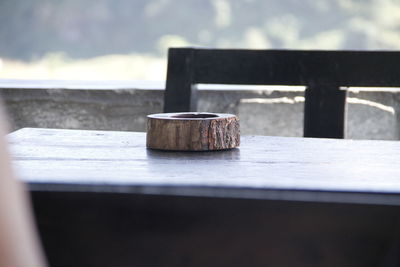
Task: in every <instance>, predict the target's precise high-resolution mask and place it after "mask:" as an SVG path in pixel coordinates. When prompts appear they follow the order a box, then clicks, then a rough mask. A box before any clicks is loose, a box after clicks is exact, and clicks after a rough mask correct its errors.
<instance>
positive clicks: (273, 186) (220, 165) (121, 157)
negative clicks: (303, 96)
mask: <svg viewBox="0 0 400 267" xmlns="http://www.w3.org/2000/svg"><path fill="white" fill-rule="evenodd" d="M8 138H9V142H10V144H11V149H12V154H13V158H14V164H15V167H16V169H17V170H18V172H19V177H21V179H23V180H25V181H26V182H28V183H29V185H30V188H31V190H34V191H48V190H50V191H82V192H120V193H140V194H166V195H188V196H208V197H235V198H257V199H274V200H300V201H317V202H345V203H367V204H390V205H400V179H399V177H400V167H399V164H398V162H399V161H400V153H399V152H400V142H393V141H361V140H357V141H354V140H333V139H318V138H289V137H265V136H244V137H242V142H241V147H240V149H232V150H226V151H217V152H201V153H199V152H165V151H155V150H148V149H146V146H145V142H146V135H145V134H144V133H134V132H110V131H79V130H51V129H29V128H26V129H22V130H19V131H16V132H14V133H12V134H10V135H9V137H8ZM215 170H220V171H218V172H216V171H215Z"/></svg>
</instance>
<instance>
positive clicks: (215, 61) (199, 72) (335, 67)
mask: <svg viewBox="0 0 400 267" xmlns="http://www.w3.org/2000/svg"><path fill="white" fill-rule="evenodd" d="M199 83H207V84H248V85H293V86H306V91H305V107H304V136H305V137H325V138H344V137H345V128H346V127H345V124H346V123H345V118H346V95H347V91H346V88H345V87H349V86H357V87H378V86H382V87H396V86H400V52H390V51H300V50H239V49H234V50H232V49H198V48H171V49H170V50H169V55H168V72H167V83H166V91H165V99H164V112H185V111H196V108H197V97H196V95H197V94H196V91H197V90H196V87H195V86H193V85H195V84H199Z"/></svg>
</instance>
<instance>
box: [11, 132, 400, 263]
mask: <svg viewBox="0 0 400 267" xmlns="http://www.w3.org/2000/svg"><path fill="white" fill-rule="evenodd" d="M9 142H10V144H11V150H12V153H13V157H14V164H15V167H16V170H17V173H18V174H19V177H21V178H22V179H23V180H24V181H26V182H27V183H28V184H29V188H30V190H31V192H32V199H33V204H34V210H35V214H36V217H37V221H38V225H39V229H40V232H41V236H42V239H43V243H44V246H45V249H46V251H47V253H48V257H49V260H50V263H51V266H131V265H135V266H160V265H161V266H168V265H169V266H205V265H206V266H210V265H211V266H266V265H269V264H270V265H273V266H293V265H295V266H299V265H300V266H310V265H311V266H313V265H318V266H321V265H323V266H377V265H378V264H381V266H392V265H390V264H398V263H399V261H398V256H397V255H398V251H399V240H400V238H399V230H400V227H399V222H400V221H399V215H400V212H399V211H400V165H399V162H400V142H393V141H353V140H332V139H311V138H287V137H263V136H245V137H242V144H241V147H240V148H239V149H233V150H228V151H218V152H197V153H188V152H163V151H155V150H147V149H146V148H145V134H144V133H133V132H109V131H108V132H107V131H78V130H51V129H29V128H26V129H22V130H19V131H16V132H14V133H12V134H10V135H9Z"/></svg>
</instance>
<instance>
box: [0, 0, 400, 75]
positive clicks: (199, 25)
mask: <svg viewBox="0 0 400 267" xmlns="http://www.w3.org/2000/svg"><path fill="white" fill-rule="evenodd" d="M0 40H1V41H0V78H7V79H9V78H12V79H79V80H105V79H112V80H153V81H154V80H164V79H165V72H166V59H167V58H166V55H167V49H168V47H171V46H173V47H181V46H201V47H216V48H262V49H267V48H288V49H357V50H398V49H400V1H398V0H318V1H315V0H270V1H263V0H235V1H228V0H204V1H198V0H135V1H131V0H86V1H81V0H36V1H34V0H1V1H0Z"/></svg>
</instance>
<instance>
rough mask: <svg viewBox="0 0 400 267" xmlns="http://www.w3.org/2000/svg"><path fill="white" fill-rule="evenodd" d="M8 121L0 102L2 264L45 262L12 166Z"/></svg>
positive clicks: (35, 266)
mask: <svg viewBox="0 0 400 267" xmlns="http://www.w3.org/2000/svg"><path fill="white" fill-rule="evenodd" d="M0 104H1V103H0ZM5 121H6V120H5V119H4V115H3V110H2V108H1V106H0V266H1V267H42V266H46V264H45V260H44V257H43V254H42V251H41V248H40V245H39V242H38V238H37V233H36V229H35V227H34V222H33V219H32V214H31V211H30V203H29V200H28V198H27V195H26V194H25V192H24V186H23V184H21V183H20V182H19V181H17V180H16V179H15V178H14V175H13V172H12V169H11V160H10V155H9V153H8V149H7V147H6V140H5V138H4V137H5V134H6V133H7V131H6V128H7V127H6V123H5Z"/></svg>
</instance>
